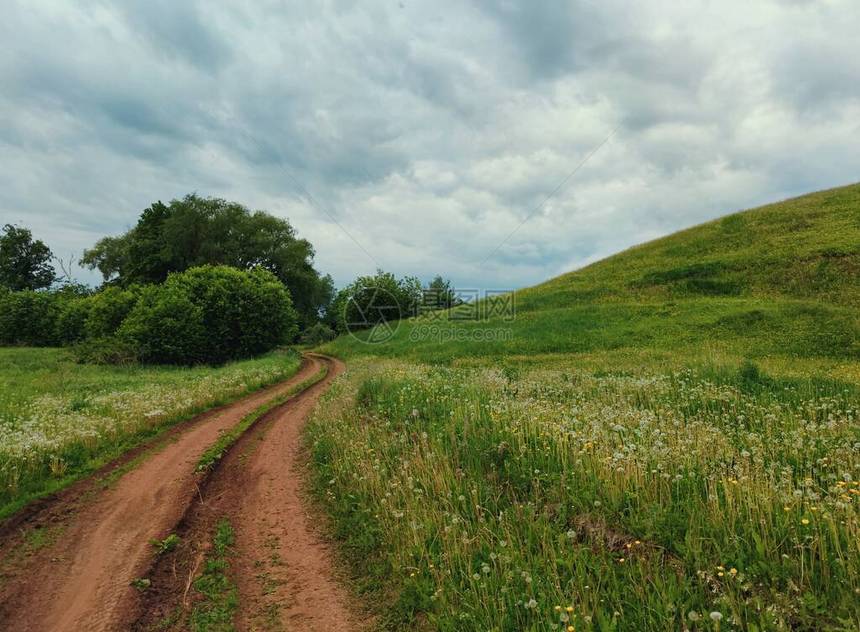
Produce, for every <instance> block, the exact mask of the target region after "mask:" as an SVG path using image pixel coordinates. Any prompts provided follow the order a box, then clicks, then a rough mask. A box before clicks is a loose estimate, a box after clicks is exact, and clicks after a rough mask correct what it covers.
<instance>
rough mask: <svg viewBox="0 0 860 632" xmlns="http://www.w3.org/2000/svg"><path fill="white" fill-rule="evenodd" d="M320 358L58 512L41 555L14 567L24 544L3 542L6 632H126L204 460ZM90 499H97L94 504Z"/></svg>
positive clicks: (202, 420) (200, 422)
mask: <svg viewBox="0 0 860 632" xmlns="http://www.w3.org/2000/svg"><path fill="white" fill-rule="evenodd" d="M321 366H322V360H320V359H319V358H314V357H311V358H307V359H306V361H305V363H304V364H303V366H302V367H301V369H300V370H299V371H298V373H296V375H294V376H293V377H292V378H290V379H289V380H287V381H285V382H282V383H281V384H278V385H276V386H274V387H269V388H267V389H263V390H262V391H259V392H257V393H255V394H252V395H250V396H247V397H245V398H243V399H241V400H239V401H237V402H234V403H233V404H230V405H227V406H224V407H221V408H219V409H216V410H215V411H212V412H210V413H204V414H203V415H201V416H199V417H198V418H196V419H195V420H194V421H192V422H190V423H189V424H186V425H185V426H183V429H182V431H181V432H179V433H177V434H176V437H175V439H174V440H173V441H172V442H170V443H168V444H166V445H165V446H164V447H162V448H161V449H160V450H158V451H157V452H155V453H153V454H150V455H147V457H146V458H145V459H144V460H143V461H142V463H140V464H139V465H137V467H135V468H134V469H132V470H131V471H129V472H127V473H125V474H124V475H123V476H122V477H121V478H119V480H118V481H116V483H115V484H114V485H113V486H111V487H109V488H107V489H104V490H96V489H95V486H91V488H92V489H89V490H87V489H86V488H84V491H83V492H82V495H83V496H86V498H85V499H84V500H82V498H61V499H60V504H61V505H62V504H63V503H66V504H68V505H69V506H71V507H72V508H73V509H71V510H67V511H64V510H63V509H62V507H60V508H59V509H58V508H53V509H52V511H51V512H50V513H51V515H53V516H57V517H60V519H61V522H59V523H56V524H52V523H51V521H50V516H49V521H48V523H47V524H45V523H40V521H39V519H38V516H37V517H36V518H35V521H36V524H35V526H43V527H44V526H47V527H49V528H55V529H58V530H60V529H61V530H62V532H61V533H60V535H59V537H58V538H57V540H56V541H55V542H54V543H53V544H50V545H48V546H45V547H44V548H42V549H40V550H39V551H37V552H36V553H35V554H33V555H31V556H29V557H26V558H24V559H19V560H18V561H17V562H10V561H9V560H12V559H13V558H14V557H15V556H14V555H13V554H12V553H13V551H11V549H14V548H15V547H16V546H20V544H21V541H22V538H21V537H18V536H17V534H15V535H14V536H12V535H10V536H7V537H6V538H4V539H3V541H0V559H2V560H3V563H4V568H3V578H4V581H3V584H2V586H0V629H3V630H15V631H16V632H31V631H32V632H45V631H47V630H51V631H53V632H64V631H66V630H68V631H70V632H71V631H77V630H84V629H85V630H88V631H90V632H99V631H103V630H105V631H106V630H125V629H128V625H129V623H130V621H131V620H133V619H134V618H135V616H136V615H137V613H138V609H139V602H140V595H139V594H138V593H137V591H136V590H135V589H133V588H132V587H131V586H130V582H131V581H132V580H133V579H135V578H137V577H140V576H141V575H144V574H145V573H146V572H147V570H148V568H149V567H150V566H151V564H152V560H153V554H154V547H153V546H152V544H151V541H152V540H154V539H161V538H164V537H166V536H167V535H168V534H169V533H170V532H171V531H172V530H173V529H174V528H175V526H176V525H177V523H178V522H179V521H180V519H181V518H182V516H183V515H184V514H185V513H186V512H187V510H188V507H189V506H190V505H191V504H192V503H193V501H194V499H195V498H196V497H198V483H199V482H200V475H199V474H198V473H196V471H195V470H196V466H197V462H198V460H199V458H200V456H201V455H202V454H203V452H204V451H205V450H206V448H208V447H209V446H210V445H212V444H213V443H215V442H216V441H217V439H218V437H219V435H220V433H222V432H224V431H225V430H227V429H229V428H231V427H232V426H234V425H235V424H236V423H238V422H239V421H240V420H241V419H242V418H243V417H244V416H245V415H247V414H248V413H250V412H251V411H253V410H255V409H256V408H258V407H259V406H261V405H262V404H263V403H265V402H266V401H268V400H269V399H271V398H273V397H277V396H278V395H279V394H281V393H284V392H287V391H288V390H289V389H290V388H292V387H294V386H295V385H296V384H299V383H301V382H303V381H304V380H307V379H308V378H309V377H311V376H312V375H314V374H316V373H317V372H318V371H319V369H320V367H321ZM89 494H91V495H92V498H90V497H89V496H88V495H89Z"/></svg>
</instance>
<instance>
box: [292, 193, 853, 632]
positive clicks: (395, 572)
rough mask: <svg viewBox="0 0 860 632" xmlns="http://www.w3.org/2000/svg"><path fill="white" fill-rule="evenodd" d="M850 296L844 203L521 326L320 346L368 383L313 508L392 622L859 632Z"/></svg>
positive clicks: (442, 325) (783, 219)
mask: <svg viewBox="0 0 860 632" xmlns="http://www.w3.org/2000/svg"><path fill="white" fill-rule="evenodd" d="M858 274H860V186H858V185H852V186H849V187H844V188H841V189H834V190H831V191H824V192H820V193H816V194H812V195H809V196H804V197H802V198H798V199H795V200H788V201H786V202H781V203H779V204H775V205H770V206H767V207H763V208H761V209H755V210H752V211H747V212H744V213H740V214H736V215H732V216H729V217H726V218H722V219H720V220H717V221H715V222H710V223H708V224H705V225H702V226H699V227H695V228H692V229H689V230H687V231H683V232H681V233H678V234H675V235H672V236H669V237H667V238H665V239H661V240H657V241H655V242H651V243H649V244H644V245H642V246H638V247H636V248H633V249H630V250H628V251H626V252H623V253H620V254H618V255H616V256H614V257H610V258H609V259H607V260H604V261H601V262H598V263H596V264H593V265H592V266H589V267H587V268H585V269H583V270H579V271H576V272H572V273H570V274H567V275H563V276H561V277H558V278H557V279H553V280H551V281H548V282H547V283H544V284H541V285H539V286H536V287H534V288H529V289H526V290H522V291H519V292H517V293H516V296H515V307H516V310H515V314H514V315H513V317H510V315H509V314H507V313H505V312H503V311H499V310H496V311H495V312H494V311H493V309H495V308H496V307H498V305H500V304H502V302H503V301H509V300H510V297H506V298H503V299H500V300H499V301H497V302H495V303H492V302H487V303H485V304H483V305H482V306H483V307H486V308H491V309H490V310H489V311H490V314H489V316H487V317H486V318H483V319H478V320H471V321H470V320H465V321H464V320H461V319H459V318H458V316H459V314H458V313H457V312H456V311H454V312H451V313H437V314H433V315H432V316H430V317H423V318H420V319H418V318H416V319H410V320H407V321H402V322H401V323H400V327H399V329H398V331H397V333H396V335H395V336H394V338H393V339H391V340H390V341H388V342H386V343H382V344H373V345H371V344H366V343H364V342H362V341H360V340H358V339H356V338H354V337H351V336H342V337H341V338H339V339H337V340H335V341H334V342H332V343H330V344H328V345H325V346H324V347H323V349H324V350H325V351H328V352H329V353H333V354H335V355H340V356H342V357H345V358H348V359H349V360H350V370H349V372H348V374H347V375H346V376H344V377H342V378H340V379H339V380H338V381H337V382H336V383H335V385H334V387H333V388H332V390H331V391H330V392H329V393H328V394H327V395H326V396H325V397H324V399H323V401H322V403H321V405H320V406H319V407H318V409H317V411H316V412H315V415H314V417H313V419H312V420H311V422H310V423H309V425H308V427H307V430H306V434H305V437H306V441H307V443H308V447H309V449H310V451H311V454H312V459H313V460H312V463H313V472H314V479H313V480H314V489H315V491H316V494H317V496H318V498H319V499H320V501H321V502H322V503H323V505H324V506H325V507H326V509H327V511H328V513H329V514H330V515H331V517H332V524H333V528H334V530H335V535H336V537H337V538H338V539H339V540H340V542H341V543H342V548H343V550H344V552H345V553H346V556H347V559H349V560H351V561H352V563H353V567H354V573H355V575H356V577H357V578H358V582H359V586H360V587H361V590H363V591H364V592H366V593H367V594H368V596H369V598H371V599H372V600H375V602H376V603H377V604H378V610H379V612H380V615H381V620H382V622H383V625H384V626H385V627H387V628H390V629H413V628H417V629H434V630H450V631H454V630H457V631H459V630H465V631H468V630H491V631H501V630H511V631H513V630H560V629H561V630H567V629H568V626H572V627H573V628H574V629H575V630H576V631H579V632H581V631H582V630H600V631H608V630H631V631H637V632H638V631H643V630H730V629H738V630H741V629H742V630H752V631H754V632H759V631H763V630H856V629H858V628H860V521H858V511H860V457H859V456H858V455H860V451H858V450H860V362H858V360H860V320H858V313H860V310H858V307H860V283H858V282H857V279H858ZM479 307H480V306H479ZM461 309H462V310H466V309H471V307H469V306H467V307H465V308H461ZM500 330H501V331H504V332H507V333H506V335H505V336H492V335H490V336H487V335H486V332H487V331H490V332H493V331H500ZM478 334H481V335H480V336H479V335H478Z"/></svg>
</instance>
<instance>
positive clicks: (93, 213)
mask: <svg viewBox="0 0 860 632" xmlns="http://www.w3.org/2000/svg"><path fill="white" fill-rule="evenodd" d="M3 5H4V6H3V19H2V21H0V42H2V43H0V50H2V52H0V164H2V170H0V224H5V223H7V222H11V223H18V224H22V225H25V226H27V227H29V228H31V229H32V230H33V232H34V234H35V236H36V237H38V238H40V239H42V240H44V241H45V242H46V243H47V244H48V245H49V246H50V247H51V248H52V249H53V251H54V253H55V254H56V255H58V256H60V257H62V258H63V259H65V260H69V259H74V258H77V257H79V256H80V254H81V253H82V252H83V250H84V249H85V248H88V247H90V246H92V245H93V244H94V243H95V242H96V241H97V240H98V239H99V238H100V237H103V236H105V235H115V234H119V233H122V232H124V231H125V230H127V229H128V228H130V227H131V226H133V225H134V223H135V222H136V219H137V217H138V215H139V214H140V212H141V211H142V210H143V209H144V208H146V207H147V206H148V205H149V204H151V203H152V202H154V201H156V200H163V201H168V200H170V199H172V198H177V197H182V196H184V195H185V194H187V193H190V192H197V193H198V194H200V195H204V196H216V197H223V198H226V199H229V200H232V201H237V202H241V203H243V204H245V205H246V206H248V207H250V208H252V209H263V210H267V211H269V212H271V213H272V214H274V215H277V216H279V217H284V218H287V219H289V221H290V222H291V223H292V224H293V226H294V227H295V228H296V229H297V231H298V233H299V235H300V236H302V237H305V238H307V239H309V240H310V241H311V243H313V244H314V246H315V248H316V259H315V262H316V267H317V268H318V269H319V270H321V271H322V272H325V273H330V274H331V275H332V276H333V277H334V279H335V282H336V284H338V285H344V284H346V283H348V282H349V281H351V280H352V279H353V278H355V277H356V276H357V275H359V274H367V273H370V272H372V271H374V270H375V269H376V268H383V269H385V270H389V271H392V272H394V273H395V274H397V275H398V276H400V275H407V274H408V275H416V276H418V277H420V278H422V279H425V280H426V279H429V278H430V277H432V276H434V275H436V274H441V275H443V276H445V277H447V278H450V279H451V280H452V281H453V282H454V285H455V286H456V287H458V288H476V289H478V288H481V289H497V290H498V289H514V288H518V287H523V286H528V285H532V284H535V283H538V282H540V281H543V280H545V279H547V278H550V277H553V276H556V275H558V274H560V273H562V272H566V271H569V270H572V269H575V268H578V267H581V266H583V265H586V264H588V263H590V262H593V261H596V260H598V259H601V258H603V257H605V256H608V255H610V254H612V253H614V252H617V251H619V250H622V249H624V248H627V247H629V246H631V245H634V244H636V243H639V242H642V241H646V240H650V239H654V238H656V237H659V236H662V235H666V234H669V233H671V232H674V231H675V230H678V229H680V228H684V227H687V226H691V225H694V224H697V223H701V222H703V221H706V220H709V219H712V218H715V217H718V216H720V215H724V214H726V213H730V212H734V211H736V210H740V209H744V208H748V207H752V206H755V205H759V204H763V203H767V202H770V201H777V200H780V199H784V198H787V197H791V196H794V195H798V194H801V193H804V192H808V191H812V190H817V189H822V188H827V187H832V186H837V185H841V184H848V183H850V182H854V181H857V180H860V175H858V174H860V149H858V148H860V39H858V37H857V34H858V33H860V5H858V4H857V2H856V0H819V1H813V0H808V1H805V0H756V1H754V2H750V1H749V0H744V1H740V0H723V1H721V2H712V1H688V2H683V3H679V2H676V1H669V0H655V1H650V2H636V3H633V2H628V1H624V2H622V1H618V0H594V1H587V2H586V1H572V2H553V1H551V0H545V1H542V2H534V1H531V0H523V1H521V2H517V1H512V0H494V1H491V0H479V1H477V2H459V1H451V0H426V1H424V0H420V1H419V0H393V1H389V0H385V1H378V2H377V1H375V0H365V1H362V2H349V1H345V0H340V1H339V0H332V1H327V0H321V1H315V2H279V1H274V0H263V1H260V2H254V3H232V2H231V3H212V2H202V1H201V2H197V1H191V0H188V1H183V0H146V1H134V0H130V1H124V2H108V1H92V0H76V1H75V2H68V1H66V2H50V1H42V0H26V1H23V0H22V1H20V2H19V1H18V0H6V1H5V2H4V3H3ZM76 274H77V276H78V277H79V278H80V279H81V280H84V281H87V282H90V283H94V282H97V281H98V280H99V277H98V275H97V273H95V272H90V271H87V270H81V269H77V270H76Z"/></svg>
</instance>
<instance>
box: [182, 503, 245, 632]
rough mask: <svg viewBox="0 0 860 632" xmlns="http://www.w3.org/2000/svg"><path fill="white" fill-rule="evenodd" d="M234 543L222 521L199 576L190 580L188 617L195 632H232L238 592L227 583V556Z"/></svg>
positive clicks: (228, 556) (233, 585) (230, 582)
mask: <svg viewBox="0 0 860 632" xmlns="http://www.w3.org/2000/svg"><path fill="white" fill-rule="evenodd" d="M234 539H235V536H234V533H233V527H232V526H231V525H230V522H229V521H228V520H226V519H224V520H221V521H220V522H219V523H218V525H217V527H216V528H215V533H214V535H213V538H212V549H211V551H210V552H209V554H208V555H207V556H206V559H205V561H204V565H203V572H202V573H201V575H200V577H198V578H197V579H196V580H194V590H195V592H196V593H197V595H198V597H199V600H198V601H196V603H195V605H194V608H193V610H192V611H191V615H190V627H191V629H192V630H194V631H195V632H198V631H199V632H232V631H233V630H235V629H236V628H235V626H234V625H233V617H234V616H235V613H236V609H237V608H238V605H239V591H238V589H237V588H236V585H235V584H234V583H233V581H232V580H231V579H230V577H229V575H228V573H229V569H230V556H231V555H232V547H233V541H234Z"/></svg>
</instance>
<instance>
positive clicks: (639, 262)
mask: <svg viewBox="0 0 860 632" xmlns="http://www.w3.org/2000/svg"><path fill="white" fill-rule="evenodd" d="M514 301H515V303H514V305H515V315H514V317H513V318H512V319H510V318H506V317H500V316H495V317H489V318H486V319H480V320H462V319H460V318H459V316H462V314H458V313H457V312H456V311H455V312H454V313H453V314H442V315H437V317H436V318H435V319H433V320H428V319H427V318H413V319H410V320H408V321H403V322H402V323H401V326H400V327H399V328H398V331H397V333H396V335H395V336H394V338H393V339H391V340H390V341H388V342H386V343H383V344H366V343H363V342H360V341H358V340H356V339H355V338H353V337H351V336H343V337H341V338H340V339H338V340H336V341H335V342H334V343H332V344H331V345H329V346H328V347H327V350H328V351H329V352H331V353H335V354H339V355H345V356H355V355H367V354H372V355H384V356H397V357H407V358H413V359H419V360H425V361H434V362H443V363H449V362H452V361H455V360H459V361H461V362H462V361H464V360H465V359H467V358H470V357H472V358H476V359H478V358H482V359H484V360H486V359H489V358H491V357H500V356H505V357H508V358H510V357H520V358H529V357H535V356H541V357H542V358H544V359H545V357H546V356H547V355H553V354H563V355H567V354H570V353H580V354H582V353H594V352H598V353H605V352H618V351H621V350H631V351H635V353H640V354H641V353H643V352H648V351H651V352H658V353H659V352H671V353H672V354H673V355H677V354H678V353H679V352H680V353H681V354H682V355H683V354H684V353H694V354H697V355H701V352H702V349H703V348H704V349H707V350H709V352H710V353H712V354H714V355H721V356H729V357H750V358H766V357H781V358H789V359H790V358H808V359H827V360H851V359H857V358H860V342H858V341H860V335H859V334H860V316H858V314H860V309H858V308H860V184H854V185H850V186H846V187H841V188H837V189H831V190H827V191H821V192H818V193H812V194H809V195H805V196H802V197H799V198H795V199H791V200H786V201H783V202H779V203H776V204H770V205H768V206H763V207H761V208H756V209H752V210H748V211H743V212H740V213H735V214H732V215H728V216H726V217H723V218H720V219H717V220H715V221H712V222H708V223H706V224H702V225H700V226H695V227H693V228H689V229H687V230H684V231H681V232H678V233H675V234H673V235H670V236H668V237H665V238H662V239H658V240H655V241H652V242H649V243H646V244H642V245H639V246H636V247H634V248H631V249H629V250H626V251H624V252H621V253H619V254H616V255H614V256H612V257H609V258H607V259H604V260H602V261H599V262H597V263H594V264H592V265H590V266H588V267H586V268H583V269H581V270H576V271H574V272H570V273H568V274H564V275H562V276H559V277H556V278H554V279H551V280H549V281H547V282H545V283H542V284H540V285H537V286H535V287H532V288H528V289H525V290H520V291H517V292H516V293H515V296H514ZM459 311H461V312H462V310H459ZM489 311H490V312H492V311H493V310H492V309H490V310H489ZM487 332H490V333H487ZM479 338H482V339H479Z"/></svg>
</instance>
